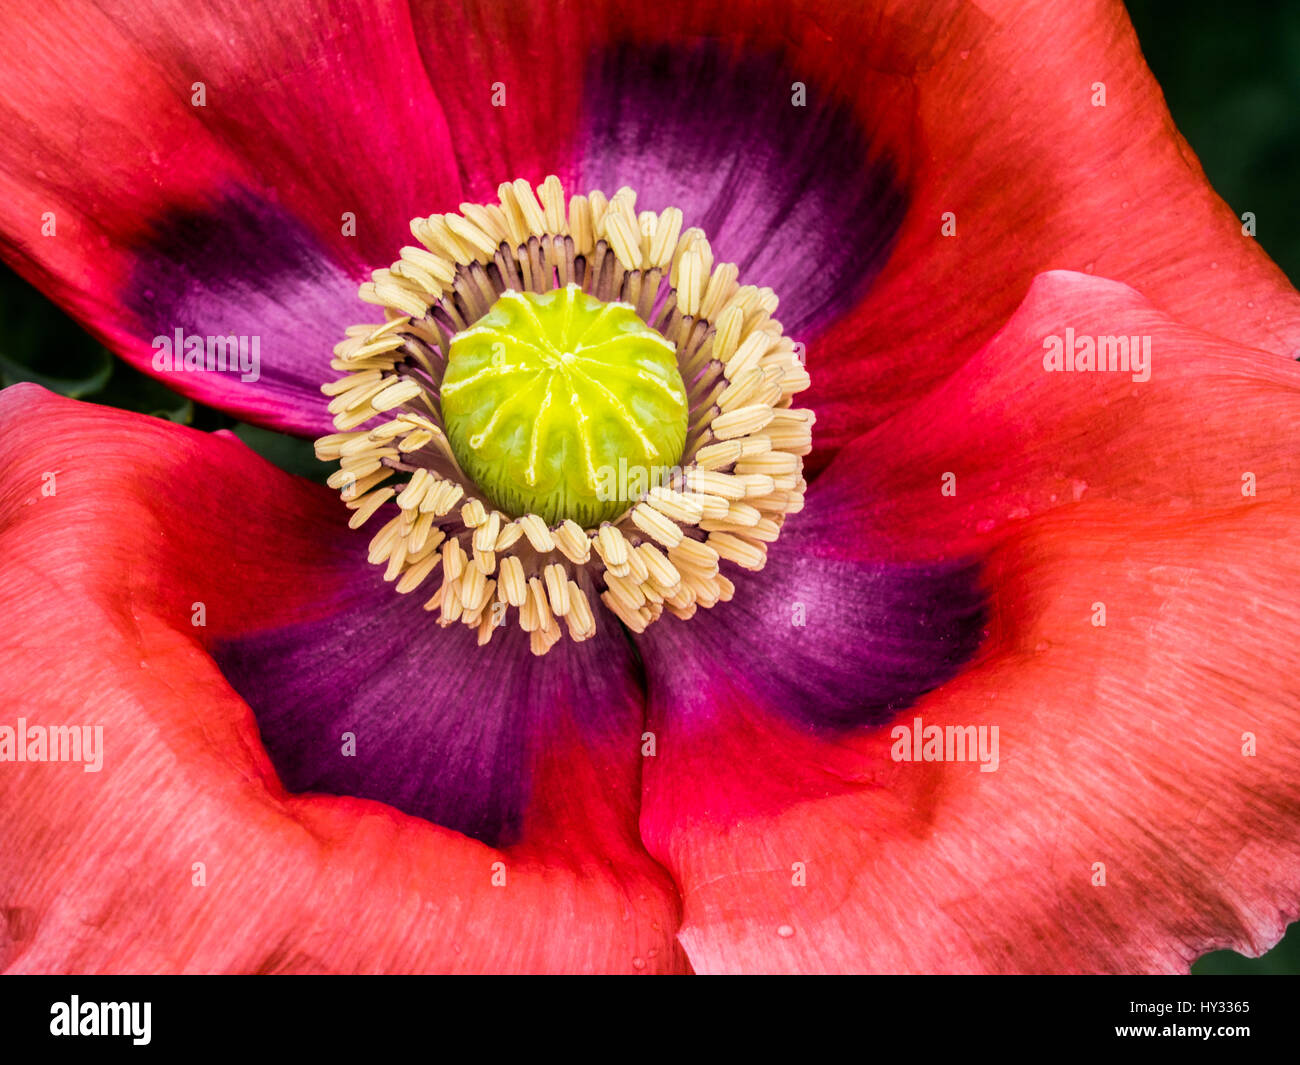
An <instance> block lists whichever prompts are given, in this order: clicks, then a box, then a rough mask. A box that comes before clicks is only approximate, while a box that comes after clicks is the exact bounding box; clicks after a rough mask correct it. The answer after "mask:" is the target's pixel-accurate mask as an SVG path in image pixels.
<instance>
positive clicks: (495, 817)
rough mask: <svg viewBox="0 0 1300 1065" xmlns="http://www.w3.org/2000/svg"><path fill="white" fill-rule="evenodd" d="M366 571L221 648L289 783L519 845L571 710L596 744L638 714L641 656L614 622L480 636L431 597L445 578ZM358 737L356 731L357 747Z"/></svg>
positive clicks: (508, 629)
mask: <svg viewBox="0 0 1300 1065" xmlns="http://www.w3.org/2000/svg"><path fill="white" fill-rule="evenodd" d="M358 540H359V541H360V542H361V543H362V544H363V548H362V554H363V555H364V538H362V537H360V536H358ZM363 564H364V562H363ZM366 569H367V574H366V576H365V577H364V578H363V577H359V578H358V583H359V584H361V583H363V582H365V587H364V590H363V591H362V592H361V594H359V595H358V596H357V597H356V599H355V601H353V602H351V603H349V604H348V605H347V606H346V607H343V608H342V609H341V610H340V612H339V613H338V614H336V615H335V616H333V617H330V618H327V619H325V620H321V621H312V622H305V623H302V624H298V625H294V626H291V627H288V628H282V629H276V630H272V631H269V632H262V633H253V634H250V635H248V636H246V637H242V638H240V639H238V640H233V641H226V642H223V643H221V644H219V645H218V646H216V647H215V648H214V649H213V652H212V653H213V657H214V658H215V659H216V661H217V663H218V664H219V665H220V667H221V669H222V672H223V673H224V674H225V676H226V678H227V679H228V680H229V681H230V684H231V686H232V687H233V688H234V689H235V690H236V691H237V692H238V693H239V694H240V695H241V696H242V697H243V698H244V699H245V700H246V701H247V702H248V704H249V705H250V706H251V707H252V709H253V712H254V714H255V715H256V717H257V723H258V726H259V728H260V729H261V733H262V740H263V743H264V744H265V745H266V749H267V752H268V754H269V755H270V757H271V762H272V764H273V765H274V766H275V769H276V772H277V773H279V775H280V778H281V780H282V781H283V782H284V785H285V787H286V788H288V789H289V790H290V791H294V792H305V791H317V792H325V793H327V794H332V795H350V796H355V797H358V798H365V799H376V800H378V801H380V802H385V803H388V804H389V805H390V806H394V807H396V808H398V809H400V810H402V811H404V812H406V813H409V814H413V815H415V816H417V817H423V818H426V819H427V820H429V821H432V822H434V823H435V824H439V825H442V826H443V827H446V828H451V829H455V830H457V831H460V832H463V833H465V834H466V835H469V836H473V837H475V838H477V839H480V840H482V841H483V842H485V843H489V844H492V845H503V844H508V843H510V842H512V841H514V840H515V839H516V838H517V836H518V834H519V831H520V827H521V823H522V818H523V815H524V811H525V807H526V805H527V803H528V800H529V794H530V785H531V780H530V772H531V767H532V766H533V765H534V764H536V761H537V759H538V758H539V757H541V756H543V754H546V753H549V754H554V753H555V751H554V748H555V746H556V745H557V744H558V743H561V742H563V741H562V738H561V737H562V736H563V734H564V728H563V727H562V726H563V725H564V724H565V723H566V722H567V721H572V722H573V723H574V724H575V725H576V727H577V728H578V730H579V731H580V733H581V735H582V736H583V738H584V741H590V742H596V741H599V740H600V739H601V738H603V737H606V736H609V735H611V734H612V732H613V730H614V729H615V728H616V727H617V723H618V722H619V721H620V720H623V721H625V720H626V718H625V717H624V716H623V715H625V714H626V713H628V712H629V708H633V709H632V712H635V713H637V714H638V715H639V714H640V713H641V702H642V696H641V691H642V689H641V680H640V672H639V667H638V666H637V664H636V660H635V655H634V653H633V650H632V648H631V646H630V645H629V643H628V641H627V639H626V637H625V636H624V634H623V633H622V631H621V630H620V629H619V628H618V627H617V626H616V625H614V624H612V622H611V623H606V624H604V625H603V626H602V629H601V632H600V633H599V634H598V635H597V636H596V637H594V638H593V639H591V640H589V641H587V642H585V643H582V644H575V643H573V642H572V641H571V640H568V639H567V638H566V639H563V640H561V641H560V642H559V643H558V644H557V645H556V646H555V647H554V648H553V649H552V650H551V652H550V653H549V654H548V655H546V656H545V657H543V658H537V657H535V656H534V655H533V654H532V653H531V652H530V651H529V648H528V637H527V634H526V633H524V632H522V631H521V630H520V629H519V628H518V626H517V625H516V623H515V621H514V619H513V618H512V619H510V621H509V623H508V624H507V625H505V626H503V627H502V628H501V629H500V630H498V631H497V632H496V633H495V634H494V636H493V638H492V641H491V643H489V644H488V645H487V646H486V647H478V646H476V642H475V639H476V637H475V633H474V632H473V631H471V630H470V629H468V628H467V627H466V626H464V625H461V624H455V625H451V626H449V627H448V628H446V629H443V628H441V627H439V626H438V624H437V623H436V620H435V615H433V614H431V613H429V612H427V611H425V610H423V609H422V607H421V604H422V603H423V602H424V601H425V600H427V599H428V597H429V596H430V595H431V594H432V593H433V591H434V590H435V589H436V588H437V583H436V575H435V578H434V579H430V580H429V581H428V582H427V584H428V585H429V587H428V590H427V591H426V590H425V589H423V588H421V589H420V590H419V591H417V592H415V593H412V594H411V595H405V596H404V595H398V594H397V593H396V592H395V591H394V590H393V587H392V585H390V584H384V583H383V581H382V580H381V579H380V577H379V571H378V570H377V568H376V567H373V566H368V565H367V567H366ZM421 593H423V594H421ZM345 733H352V734H353V735H354V736H355V754H353V755H347V754H345V753H344V747H345V743H346V740H345V735H344V734H345Z"/></svg>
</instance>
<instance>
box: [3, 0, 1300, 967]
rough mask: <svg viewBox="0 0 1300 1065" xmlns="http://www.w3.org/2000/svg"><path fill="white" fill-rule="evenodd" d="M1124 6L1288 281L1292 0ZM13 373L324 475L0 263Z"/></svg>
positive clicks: (9, 373) (1299, 137)
mask: <svg viewBox="0 0 1300 1065" xmlns="http://www.w3.org/2000/svg"><path fill="white" fill-rule="evenodd" d="M1061 2H1063V3H1069V2H1071V0H1061ZM1129 10H1130V12H1131V14H1132V16H1133V21H1134V24H1135V25H1136V26H1137V31H1138V37H1139V39H1140V40H1141V42H1142V47H1143V50H1144V51H1145V53H1146V56H1147V61H1148V62H1149V63H1150V65H1151V69H1152V70H1153V71H1155V75H1156V78H1157V79H1158V80H1159V82H1160V84H1161V85H1162V86H1163V87H1164V90H1165V95H1166V96H1167V97H1168V100H1169V107H1170V110H1172V112H1173V115H1174V119H1175V120H1176V121H1177V123H1178V126H1179V128H1180V129H1181V130H1182V132H1183V135H1184V136H1186V137H1187V139H1188V141H1190V142H1191V145H1192V147H1193V148H1194V149H1195V150H1196V152H1197V154H1198V155H1199V156H1200V158H1201V162H1202V164H1203V165H1204V167H1205V170H1206V173H1207V174H1208V175H1209V177H1210V181H1211V182H1212V183H1213V184H1214V187H1215V188H1216V189H1217V190H1218V192H1219V193H1220V195H1222V196H1223V197H1224V199H1226V200H1227V201H1228V203H1229V204H1230V205H1231V206H1232V208H1233V210H1235V211H1236V212H1237V214H1238V215H1240V214H1241V213H1242V212H1243V211H1253V212H1254V214H1255V217H1256V222H1257V226H1258V233H1257V239H1258V240H1259V242H1260V244H1262V245H1263V246H1264V248H1265V249H1266V250H1267V251H1268V253H1269V254H1270V255H1271V256H1272V257H1273V259H1274V260H1275V261H1276V262H1277V263H1278V265H1279V266H1281V267H1282V269H1283V270H1285V271H1286V272H1287V275H1288V276H1289V277H1290V278H1291V280H1292V282H1295V281H1296V280H1297V279H1300V203H1297V202H1296V199H1297V195H1300V0H1246V2H1242V3H1234V4H1228V3H1224V2H1223V0H1129ZM17 380H35V381H39V382H40V383H41V384H44V385H45V386H46V387H48V388H51V389H53V390H55V391H58V392H63V393H65V394H67V395H72V396H77V397H80V398H83V399H88V400H92V401H93V402H96V403H107V404H111V405H113V406H116V407H124V408H127V409H129V410H136V411H144V412H146V413H150V414H157V415H159V416H161V417H165V418H170V419H172V420H173V421H177V422H183V423H185V424H188V425H193V426H195V427H197V428H200V429H220V428H230V429H233V430H234V431H235V432H237V433H238V434H239V435H240V436H241V437H243V438H244V439H245V440H246V441H247V442H248V443H249V444H250V445H251V446H253V447H254V448H256V449H257V450H258V451H260V452H261V453H262V454H264V455H266V456H267V457H268V458H270V459H271V460H272V461H273V462H276V463H277V464H278V465H280V466H282V467H284V468H285V469H288V470H290V471H292V472H294V473H298V474H302V475H304V476H308V477H311V478H312V479H313V480H318V481H323V480H324V479H325V476H326V475H327V474H328V472H329V471H328V469H327V467H326V466H325V465H324V464H323V463H319V462H317V461H316V460H315V457H314V456H313V455H312V451H311V445H310V444H309V443H307V442H305V441H299V440H293V439H291V438H289V437H285V436H282V435H281V434H278V433H272V432H268V431H266V430H264V429H257V428H254V427H253V426H248V425H241V424H239V423H238V422H236V421H235V420H234V419H232V418H230V417H229V416H227V415H225V414H222V413H221V412H220V411H216V410H212V409H211V408H207V407H202V406H198V405H195V404H193V403H191V402H190V401H189V400H187V399H184V398H183V397H181V396H178V395H176V394H175V393H174V392H172V391H170V390H169V389H167V388H166V387H165V386H163V385H161V384H159V383H158V382H156V381H154V380H153V379H152V378H149V377H147V376H145V375H144V374H141V373H139V372H138V371H136V370H134V369H132V368H131V367H130V366H128V365H127V364H126V363H124V362H122V361H121V360H120V359H118V358H116V357H115V356H113V355H111V354H110V353H109V352H107V351H105V350H104V349H103V348H102V347H100V346H99V345H98V344H96V343H95V342H94V341H93V340H92V339H91V338H90V337H89V336H87V335H86V334H85V333H84V332H83V331H82V330H81V329H80V328H79V327H78V326H77V325H76V324H75V323H73V322H72V321H71V320H70V319H68V318H67V317H66V316H65V315H63V314H62V313H61V312H60V311H59V310H58V309H57V308H55V307H54V306H53V305H52V304H50V303H49V301H47V300H46V299H45V298H44V297H43V296H42V295H41V294H40V293H39V292H37V291H36V290H35V289H33V288H31V287H30V286H28V285H27V284H25V283H24V282H23V281H22V280H20V279H19V278H18V277H16V276H15V275H13V274H12V273H10V272H9V271H8V270H7V269H4V268H3V267H0V384H6V385H7V384H11V383H13V382H14V381H17ZM1207 786H1209V782H1207ZM1193 972H1196V973H1300V923H1297V924H1295V925H1292V926H1291V929H1290V931H1289V932H1288V933H1287V936H1286V938H1285V939H1284V940H1283V941H1282V942H1281V943H1280V944H1279V945H1278V946H1277V947H1276V948H1275V949H1274V950H1272V951H1271V952H1270V953H1269V954H1267V955H1265V956H1264V957H1263V958H1259V959H1248V958H1243V957H1241V956H1240V955H1238V954H1234V953H1232V952H1231V951H1219V952H1217V953H1214V954H1208V955H1206V956H1205V957H1203V958H1202V959H1201V960H1200V961H1198V962H1197V963H1196V965H1195V967H1194V969H1193Z"/></svg>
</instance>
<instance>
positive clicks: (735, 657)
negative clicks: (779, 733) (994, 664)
mask: <svg viewBox="0 0 1300 1065" xmlns="http://www.w3.org/2000/svg"><path fill="white" fill-rule="evenodd" d="M787 529H788V530H790V532H791V533H794V532H795V530H796V529H797V519H795V520H794V522H792V524H791V525H788V526H787ZM732 576H733V578H734V581H735V585H736V594H735V597H734V598H733V599H732V600H731V602H729V603H719V604H718V605H717V606H715V607H714V608H713V609H711V610H700V611H697V612H696V614H695V616H694V617H693V618H691V619H690V620H689V621H686V622H681V621H678V620H677V619H675V618H670V617H665V618H663V619H661V620H660V621H659V622H656V623H655V624H654V625H651V626H650V627H649V628H648V629H647V630H646V632H645V634H644V635H643V636H640V637H638V638H637V646H638V648H639V649H640V651H641V653H642V657H643V658H644V660H645V667H646V673H647V676H648V678H649V684H650V687H651V690H652V692H653V691H655V690H656V688H661V689H663V691H664V695H663V696H661V697H666V698H669V699H673V700H678V701H681V702H683V703H685V704H687V705H688V706H690V707H693V708H694V710H695V711H696V712H699V713H707V712H708V701H709V700H708V699H707V691H708V689H709V686H710V685H712V684H718V683H722V684H726V685H730V686H733V687H739V688H741V689H743V690H745V691H746V692H747V693H748V695H749V696H750V697H751V698H753V699H755V700H756V701H758V702H759V703H761V704H762V705H764V706H767V707H770V708H774V709H777V710H779V711H781V712H782V713H784V714H786V715H788V716H789V717H791V718H792V719H793V720H794V721H795V722H797V723H799V724H801V725H803V726H804V727H806V728H809V729H811V730H814V731H822V730H827V731H834V730H842V729H846V728H851V727H854V726H861V725H875V724H879V723H881V722H882V721H886V720H888V719H889V718H890V717H891V716H892V715H893V714H895V713H897V712H898V711H900V710H903V709H905V708H906V707H908V706H909V705H911V704H912V703H913V702H915V700H916V699H917V698H918V697H919V696H921V695H923V694H924V693H925V692H927V691H930V690H932V689H934V688H937V687H938V686H939V685H940V684H943V683H944V682H945V681H947V680H949V679H951V678H952V677H953V676H955V675H956V674H957V673H958V672H959V671H960V669H961V668H962V666H963V665H965V663H966V662H968V661H969V660H970V658H971V656H972V655H974V653H975V651H976V650H977V648H978V647H979V644H980V641H981V638H982V635H983V629H984V625H985V619H986V611H985V597H984V594H983V592H982V591H981V589H980V585H979V567H978V566H977V565H975V564H973V563H970V562H932V563H910V564H900V563H894V562H880V561H873V560H865V559H862V560H845V559H838V558H826V557H822V556H819V555H814V554H812V553H809V552H807V551H805V550H801V543H800V537H799V536H798V535H797V534H795V535H783V536H782V538H781V540H780V541H778V542H777V543H776V544H773V545H772V547H771V550H770V553H769V556H768V563H767V565H766V566H765V567H764V569H763V570H762V571H760V572H758V573H749V572H743V573H739V574H738V575H737V574H732ZM687 644H689V646H684V645H687ZM701 648H725V649H726V652H725V658H719V660H718V662H717V663H716V670H712V669H711V671H710V676H711V677H716V678H717V679H711V680H710V681H708V682H707V683H706V684H705V686H704V687H705V693H704V694H705V695H706V698H705V699H704V700H701V699H700V694H701V693H700V692H698V691H696V690H693V689H692V686H691V682H690V679H689V677H687V676H685V675H684V665H683V664H684V663H687V664H689V663H691V662H692V660H693V659H694V658H698V657H700V649H701ZM685 668H687V669H689V668H690V667H689V665H687V666H686V667H685ZM697 687H698V685H697Z"/></svg>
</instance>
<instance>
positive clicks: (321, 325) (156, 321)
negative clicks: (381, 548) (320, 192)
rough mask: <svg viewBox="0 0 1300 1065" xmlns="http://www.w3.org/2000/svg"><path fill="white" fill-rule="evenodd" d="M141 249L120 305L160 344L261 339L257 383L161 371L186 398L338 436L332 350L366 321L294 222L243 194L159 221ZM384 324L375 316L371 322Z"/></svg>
mask: <svg viewBox="0 0 1300 1065" xmlns="http://www.w3.org/2000/svg"><path fill="white" fill-rule="evenodd" d="M153 229H154V233H153V236H152V238H151V239H149V240H148V241H147V242H146V243H145V244H144V245H143V246H141V247H140V248H138V249H137V250H136V263H137V265H136V268H135V270H134V271H133V273H132V276H131V279H130V282H129V283H128V285H127V286H126V290H125V291H124V292H123V293H122V296H121V298H122V302H123V303H124V304H125V305H126V306H128V307H129V308H131V310H132V311H134V312H135V315H136V316H137V318H138V320H139V327H138V328H139V333H140V335H141V337H142V338H143V339H144V341H145V342H146V343H151V342H152V341H153V339H154V338H155V337H158V336H166V337H169V338H170V337H174V336H175V333H176V330H178V329H179V330H180V331H181V333H182V335H183V336H189V335H194V336H199V337H204V338H206V337H208V336H222V337H228V336H232V335H233V336H235V337H247V338H249V347H250V349H251V346H252V338H253V337H257V338H258V358H257V369H256V373H257V379H256V380H244V379H243V376H244V375H242V374H241V373H240V372H238V371H234V372H232V371H229V370H228V371H225V372H222V371H218V370H204V371H202V372H196V371H183V370H182V371H178V370H172V371H170V372H158V373H157V374H156V375H157V376H159V377H161V378H162V379H163V380H164V381H166V382H167V383H168V384H170V385H171V386H172V387H174V388H177V389H178V390H179V391H182V392H185V393H187V394H191V395H195V396H197V397H198V398H200V399H201V400H202V401H203V402H205V403H208V404H211V405H213V406H216V407H220V408H222V409H224V410H228V411H231V412H232V413H236V414H239V415H241V416H246V417H249V418H250V419H251V420H255V421H258V422H261V423H263V424H267V425H270V426H271V427H272V428H277V429H283V430H286V431H289V432H297V433H302V434H304V435H310V436H317V435H321V434H324V433H329V432H333V425H332V423H331V421H330V416H329V414H328V412H327V411H326V403H325V400H324V399H323V397H322V396H321V393H320V386H321V384H322V383H323V382H324V381H325V380H327V379H331V378H333V377H336V376H337V374H335V373H334V372H333V371H331V370H330V368H329V357H330V352H331V350H332V349H333V347H334V345H335V344H337V343H338V342H339V341H340V340H341V339H343V336H344V331H345V330H346V328H347V327H348V326H349V325H352V324H353V323H354V322H359V321H365V320H367V314H366V308H365V305H364V304H362V303H361V302H360V301H359V300H358V299H357V282H356V280H355V279H352V278H349V277H348V276H347V275H346V274H345V273H344V272H343V271H342V269H341V268H340V267H338V266H337V265H335V264H334V263H333V262H332V261H331V260H330V258H329V256H328V255H327V254H326V252H325V251H324V250H323V249H322V248H321V246H320V245H319V243H318V242H317V241H316V239H315V238H314V237H313V236H312V235H311V234H310V233H309V232H308V231H307V230H306V229H305V228H304V227H303V226H302V225H301V224H300V223H298V222H297V221H296V220H294V219H293V218H291V217H289V216H288V215H286V214H284V212H283V211H282V210H281V209H280V208H278V207H276V206H274V205H272V204H268V203H266V202H265V201H263V200H260V199H257V198H256V197H254V196H253V195H251V194H250V193H247V192H245V191H242V190H236V191H233V192H231V193H230V194H229V195H228V196H227V197H226V198H225V199H223V200H222V201H220V202H219V203H217V204H215V205H213V206H212V208H211V209H209V210H206V211H190V210H180V209H175V210H172V211H171V212H170V213H168V214H166V215H164V216H162V217H161V218H159V219H157V220H156V221H155V222H154V225H153ZM371 317H376V318H377V317H378V315H371Z"/></svg>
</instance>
